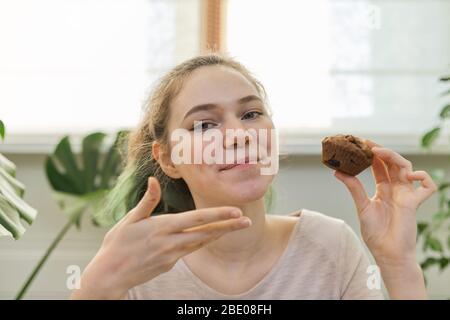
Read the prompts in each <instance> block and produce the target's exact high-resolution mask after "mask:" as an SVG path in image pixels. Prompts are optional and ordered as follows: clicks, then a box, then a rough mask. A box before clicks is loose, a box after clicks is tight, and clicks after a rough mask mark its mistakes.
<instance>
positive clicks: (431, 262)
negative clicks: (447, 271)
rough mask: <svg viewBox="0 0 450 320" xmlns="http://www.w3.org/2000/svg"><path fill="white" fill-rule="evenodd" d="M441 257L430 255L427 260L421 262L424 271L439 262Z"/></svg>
mask: <svg viewBox="0 0 450 320" xmlns="http://www.w3.org/2000/svg"><path fill="white" fill-rule="evenodd" d="M439 262H440V259H439V258H434V257H428V258H427V259H426V260H425V261H423V262H422V263H421V264H420V267H421V268H422V270H423V271H425V270H427V269H428V268H429V267H431V266H433V265H435V264H439Z"/></svg>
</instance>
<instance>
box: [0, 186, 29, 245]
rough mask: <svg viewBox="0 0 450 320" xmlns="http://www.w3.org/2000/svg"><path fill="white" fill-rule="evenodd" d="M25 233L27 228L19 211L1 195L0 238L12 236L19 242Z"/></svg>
mask: <svg viewBox="0 0 450 320" xmlns="http://www.w3.org/2000/svg"><path fill="white" fill-rule="evenodd" d="M24 233H25V227H24V226H23V225H22V222H21V221H20V215H19V214H18V212H17V210H16V209H15V208H14V206H12V205H11V204H10V203H9V201H8V200H7V199H6V198H5V197H4V196H3V195H1V194H0V236H12V237H13V238H14V239H16V240H17V239H19V238H20V237H21V236H22V235H23V234H24Z"/></svg>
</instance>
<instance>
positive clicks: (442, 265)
mask: <svg viewBox="0 0 450 320" xmlns="http://www.w3.org/2000/svg"><path fill="white" fill-rule="evenodd" d="M449 262H450V260H449V259H448V258H446V257H441V259H439V270H440V271H443V270H444V269H445V268H446V267H447V266H448V263H449Z"/></svg>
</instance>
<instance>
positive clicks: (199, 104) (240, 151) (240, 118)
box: [168, 66, 275, 205]
mask: <svg viewBox="0 0 450 320" xmlns="http://www.w3.org/2000/svg"><path fill="white" fill-rule="evenodd" d="M170 112H171V115H170V119H169V128H168V129H169V140H170V136H171V133H172V132H173V131H174V130H175V129H180V128H181V129H185V130H188V134H187V137H190V138H191V141H193V143H191V145H190V146H188V149H189V151H190V154H191V157H189V158H190V160H191V161H190V163H182V164H174V163H173V162H172V164H173V166H174V168H175V171H176V173H177V176H178V177H181V178H183V179H184V180H185V181H186V184H187V185H188V187H189V190H190V191H191V193H192V196H193V198H194V201H195V202H196V204H197V205H198V203H199V201H200V203H202V204H204V205H208V204H211V205H214V204H221V205H239V204H245V203H248V202H250V201H255V200H257V199H260V198H262V197H263V196H264V194H265V192H266V191H267V189H268V187H269V184H270V182H271V181H272V179H273V175H267V174H261V167H263V165H262V164H261V163H253V164H250V165H243V166H235V167H233V168H229V169H225V166H226V165H227V164H230V157H229V155H230V154H234V158H231V162H232V163H238V161H240V160H241V159H242V158H245V157H246V156H249V155H250V141H249V140H248V139H246V138H245V137H243V136H242V135H241V137H242V139H238V138H232V135H230V133H237V132H239V130H240V132H248V130H250V129H254V130H250V131H252V132H253V135H252V136H248V137H250V138H253V142H256V143H257V144H258V145H259V148H261V147H262V148H264V149H258V150H265V151H266V152H268V153H269V154H270V152H271V145H272V143H275V141H271V132H272V129H274V127H273V123H272V120H271V118H270V116H269V114H268V112H267V109H266V108H265V105H264V102H263V101H262V100H261V98H260V96H259V94H258V91H257V90H256V88H255V87H254V85H253V84H252V83H251V82H250V81H249V80H247V79H246V78H245V77H244V76H243V75H242V74H241V73H239V72H238V71H235V70H234V69H232V68H229V67H225V66H207V67H201V68H199V69H197V70H195V71H194V72H193V73H192V74H191V75H190V76H189V77H188V78H187V79H186V80H185V83H184V85H183V88H182V90H181V91H180V93H179V94H178V95H177V97H176V98H175V99H174V100H173V101H172V104H171V110H170ZM195 121H202V123H200V124H199V123H198V122H197V123H195ZM194 125H196V126H195V127H194ZM195 128H196V132H197V134H194V129H195ZM212 129H215V132H216V133H221V137H222V138H221V139H220V141H215V140H209V141H205V139H201V135H199V134H198V132H200V133H202V134H203V136H205V134H207V133H208V131H209V130H212ZM260 129H264V130H260ZM235 130H238V131H235ZM261 132H266V134H267V135H266V136H267V139H261ZM209 133H212V131H211V132H209ZM255 133H256V135H255ZM227 135H229V136H228V138H227ZM237 136H239V135H237ZM195 139H197V141H195V142H194V140H195ZM218 140H219V139H218ZM263 140H267V143H265V142H264V144H263V145H261V142H262V141H263ZM212 141H215V143H213V145H214V146H215V147H216V148H218V149H212V150H213V152H212V153H210V154H211V155H213V156H215V155H218V154H221V153H222V154H223V157H222V156H221V157H220V160H219V161H217V159H219V158H216V162H214V163H212V164H208V163H205V161H201V163H197V162H196V163H194V156H193V155H194V153H195V152H199V151H200V153H199V154H200V155H204V154H205V153H204V150H205V148H206V147H207V146H208V145H210V147H211V146H212V145H211V144H212ZM271 142H272V143H271ZM170 144H171V150H172V152H173V151H174V145H175V144H177V142H174V141H171V142H170ZM253 146H255V145H254V144H253ZM200 149H201V150H200ZM219 149H221V150H219ZM210 150H211V149H210ZM252 150H257V149H252ZM202 151H203V152H202ZM183 152H185V150H183ZM216 152H217V153H216ZM220 152H221V153H220ZM254 156H255V158H252V159H256V158H258V159H259V160H260V159H261V158H262V157H263V155H262V154H261V153H260V152H256V153H254ZM225 157H228V158H227V159H226V158H225ZM202 160H204V158H203V156H202ZM209 163H211V162H209Z"/></svg>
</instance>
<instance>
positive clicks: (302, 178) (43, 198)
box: [0, 154, 450, 299]
mask: <svg viewBox="0 0 450 320" xmlns="http://www.w3.org/2000/svg"><path fill="white" fill-rule="evenodd" d="M6 156H7V157H8V158H9V159H11V160H12V161H14V162H15V163H16V165H17V166H18V178H19V180H20V181H22V182H23V183H24V184H25V185H26V186H27V187H28V189H27V191H26V197H25V198H26V200H27V201H28V202H29V203H30V204H32V205H33V206H34V207H36V208H37V209H38V210H39V216H38V218H37V220H36V221H35V223H34V224H33V225H32V227H31V228H30V229H29V230H27V232H26V233H25V235H24V237H23V238H22V239H20V240H19V241H14V240H12V239H9V238H0V299H10V298H12V297H13V296H14V294H15V293H16V292H17V291H18V290H19V287H20V286H21V284H22V282H23V281H24V279H25V277H27V276H28V274H29V273H30V271H31V268H32V267H33V266H34V265H35V263H36V262H37V260H38V259H39V257H40V256H41V255H42V254H43V253H44V251H45V249H46V248H47V247H48V245H49V244H50V243H51V241H52V239H53V238H54V237H55V236H56V234H57V232H58V231H59V230H60V229H61V228H62V227H63V225H64V224H65V222H66V219H65V217H64V216H63V215H62V214H61V212H60V211H59V209H58V207H57V205H56V204H55V202H54V201H53V199H52V197H51V194H50V187H49V185H48V183H47V181H46V177H45V174H44V170H43V163H44V159H45V155H37V154H29V155H25V154H6ZM407 158H408V159H410V160H411V161H412V162H413V164H414V169H415V170H418V169H423V170H430V169H431V168H434V167H444V168H446V169H447V172H448V169H449V167H450V166H449V164H450V161H449V160H448V157H447V156H434V157H432V158H431V157H429V156H423V155H421V156H407ZM359 177H360V179H361V180H362V182H363V183H364V185H365V186H366V188H367V191H368V193H369V194H370V195H371V194H372V193H373V190H374V186H373V181H372V177H371V173H370V170H366V171H365V172H364V173H362V174H361V175H360V176H359ZM276 186H277V205H276V207H275V210H274V212H275V213H277V214H287V213H290V212H292V211H294V210H297V209H299V208H307V209H312V210H317V211H320V212H323V213H325V214H328V215H330V216H334V217H338V218H341V219H344V220H345V221H346V222H347V223H348V224H349V225H350V226H351V227H353V228H354V230H357V231H358V230H359V229H358V222H357V219H356V216H355V209H354V204H353V201H352V198H351V196H350V194H349V192H348V191H347V189H346V188H345V186H344V185H343V184H342V183H341V182H340V181H338V180H337V179H336V178H334V177H333V176H332V171H331V170H329V169H327V168H326V167H324V166H323V165H322V164H321V162H320V157H319V156H318V155H308V156H290V157H289V158H287V159H285V160H283V161H282V163H281V166H280V172H279V174H278V176H277V178H276ZM436 208H437V197H436V196H433V198H431V199H430V200H428V201H427V202H425V203H424V204H423V205H422V207H421V208H420V209H419V216H420V217H426V216H427V215H428V216H429V215H431V214H432V213H433V212H435V210H436ZM104 232H105V231H104V230H101V229H98V228H95V227H93V226H92V225H91V224H90V222H89V220H88V219H84V223H83V228H82V231H81V232H78V231H77V230H75V229H73V230H70V231H69V233H68V234H67V236H66V237H65V239H64V240H63V241H62V242H61V244H60V245H59V247H58V248H57V249H56V250H55V252H54V253H53V255H52V256H51V257H50V259H49V261H48V263H47V264H46V265H45V266H44V268H43V270H42V272H41V273H40V274H39V275H38V277H37V279H36V280H35V282H34V283H33V285H32V286H31V288H30V290H29V292H28V294H27V296H26V298H28V299H35V298H43V299H66V298H67V297H68V296H69V290H68V289H67V288H66V278H67V274H66V268H67V266H68V265H79V266H80V267H81V268H84V267H85V265H86V264H87V263H88V261H89V260H90V259H91V258H92V256H93V255H94V254H95V252H96V250H97V249H98V247H99V245H100V243H101V239H102V236H103V234H104ZM358 232H359V231H358ZM434 271H435V270H433V272H431V273H429V276H428V278H429V294H430V296H431V297H433V298H449V297H450V271H449V270H447V271H446V272H445V273H443V274H439V273H438V272H437V271H436V272H434Z"/></svg>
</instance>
